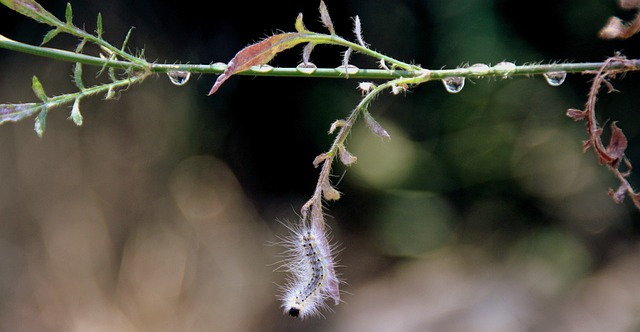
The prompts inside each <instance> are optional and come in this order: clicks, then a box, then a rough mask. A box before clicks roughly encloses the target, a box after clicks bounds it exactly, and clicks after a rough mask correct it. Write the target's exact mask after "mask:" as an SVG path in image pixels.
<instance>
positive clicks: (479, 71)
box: [469, 63, 490, 76]
mask: <svg viewBox="0 0 640 332" xmlns="http://www.w3.org/2000/svg"><path fill="white" fill-rule="evenodd" d="M489 70H490V68H489V66H488V65H485V64H484V63H476V64H473V65H471V66H470V67H469V72H470V73H471V74H472V75H475V76H484V75H487V74H488V73H489Z"/></svg>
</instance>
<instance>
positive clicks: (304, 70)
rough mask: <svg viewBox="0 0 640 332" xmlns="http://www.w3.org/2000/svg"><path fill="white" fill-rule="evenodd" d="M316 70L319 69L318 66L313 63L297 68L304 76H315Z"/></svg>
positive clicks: (302, 64) (300, 65)
mask: <svg viewBox="0 0 640 332" xmlns="http://www.w3.org/2000/svg"><path fill="white" fill-rule="evenodd" d="M316 69H318V67H316V65H314V64H313V63H311V62H307V63H306V64H305V63H301V64H299V65H298V66H297V67H296V70H297V71H299V72H301V73H303V74H309V75H310V74H313V73H314V72H315V71H316Z"/></svg>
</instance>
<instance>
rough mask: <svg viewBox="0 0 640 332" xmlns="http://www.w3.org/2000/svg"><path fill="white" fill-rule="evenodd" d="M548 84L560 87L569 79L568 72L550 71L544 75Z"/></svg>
mask: <svg viewBox="0 0 640 332" xmlns="http://www.w3.org/2000/svg"><path fill="white" fill-rule="evenodd" d="M542 75H543V76H544V79H545V80H547V83H549V85H551V86H560V85H561V84H562V83H564V80H565V78H567V72H565V71H550V72H546V73H544V74H542Z"/></svg>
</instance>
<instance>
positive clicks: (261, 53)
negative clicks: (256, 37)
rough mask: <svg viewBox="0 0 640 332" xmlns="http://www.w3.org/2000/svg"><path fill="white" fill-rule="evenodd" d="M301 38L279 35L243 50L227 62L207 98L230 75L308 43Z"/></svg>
mask: <svg viewBox="0 0 640 332" xmlns="http://www.w3.org/2000/svg"><path fill="white" fill-rule="evenodd" d="M303 36H304V35H303V34H301V33H295V32H288V33H281V34H277V35H273V36H271V37H269V38H267V39H264V40H262V41H260V42H257V43H255V44H253V45H249V46H247V47H245V48H243V49H242V50H240V52H238V53H237V54H236V56H235V57H233V59H231V61H229V64H228V65H227V69H225V71H224V73H222V74H221V75H220V76H218V79H217V80H216V83H215V84H214V85H213V87H212V88H211V91H209V96H210V95H212V94H214V93H215V92H216V91H217V90H218V88H219V87H220V86H221V85H222V83H224V81H226V80H227V79H228V78H229V77H231V75H233V74H236V73H239V72H241V71H245V70H248V69H250V68H251V67H253V66H260V65H264V64H267V63H268V62H269V61H271V59H273V58H274V57H275V56H276V55H277V54H278V53H280V52H282V51H284V50H287V49H290V48H292V47H294V46H296V45H297V44H299V43H302V42H305V41H308V40H305V39H304V38H303Z"/></svg>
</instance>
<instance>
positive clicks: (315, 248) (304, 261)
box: [281, 225, 340, 319]
mask: <svg viewBox="0 0 640 332" xmlns="http://www.w3.org/2000/svg"><path fill="white" fill-rule="evenodd" d="M287 228H289V230H290V231H291V236H290V237H289V238H286V239H283V240H282V245H283V246H284V247H285V248H286V251H285V255H286V256H287V258H286V259H285V266H286V269H287V272H289V274H290V277H289V280H288V281H287V284H286V286H285V287H284V288H283V289H282V296H281V300H282V307H283V309H284V313H285V314H288V315H290V316H292V317H300V318H301V319H304V318H306V317H309V316H319V315H321V311H322V310H323V309H328V306H327V304H326V303H325V302H326V301H327V300H329V299H331V300H333V302H334V304H335V305H338V304H339V303H340V290H339V284H340V280H339V279H338V276H337V275H336V272H335V267H334V260H333V251H334V248H333V247H332V246H331V245H330V244H329V240H328V239H327V235H326V234H325V232H324V231H323V230H321V229H318V228H317V227H313V226H312V227H309V226H306V225H302V226H300V227H293V226H287Z"/></svg>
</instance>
